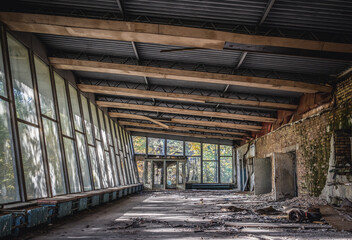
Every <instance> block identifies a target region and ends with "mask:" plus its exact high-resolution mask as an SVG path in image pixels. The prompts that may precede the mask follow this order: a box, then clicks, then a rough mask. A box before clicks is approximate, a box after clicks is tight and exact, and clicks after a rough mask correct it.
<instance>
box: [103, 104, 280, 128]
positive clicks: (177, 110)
mask: <svg viewBox="0 0 352 240" xmlns="http://www.w3.org/2000/svg"><path fill="white" fill-rule="evenodd" d="M96 103H97V105H98V106H100V107H108V108H121V109H132V110H141V111H150V112H165V113H169V112H172V113H175V114H182V115H192V116H203V117H215V118H224V119H237V120H242V121H254V122H270V123H272V122H275V121H276V118H270V117H259V116H251V115H241V114H233V113H224V112H209V111H197V110H189V109H180V108H171V107H159V106H150V105H139V104H128V103H119V102H105V101H96Z"/></svg>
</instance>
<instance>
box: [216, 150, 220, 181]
mask: <svg viewBox="0 0 352 240" xmlns="http://www.w3.org/2000/svg"><path fill="white" fill-rule="evenodd" d="M216 146H217V148H218V161H217V162H218V163H217V167H218V169H217V171H218V179H217V183H221V177H220V173H221V171H220V165H221V163H220V145H219V144H217V145H216Z"/></svg>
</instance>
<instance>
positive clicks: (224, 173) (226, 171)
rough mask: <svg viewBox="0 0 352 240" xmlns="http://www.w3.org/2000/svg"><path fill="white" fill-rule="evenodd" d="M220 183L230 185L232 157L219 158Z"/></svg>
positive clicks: (231, 180) (231, 179)
mask: <svg viewBox="0 0 352 240" xmlns="http://www.w3.org/2000/svg"><path fill="white" fill-rule="evenodd" d="M220 181H221V182H222V183H232V182H233V177H232V157H221V158H220Z"/></svg>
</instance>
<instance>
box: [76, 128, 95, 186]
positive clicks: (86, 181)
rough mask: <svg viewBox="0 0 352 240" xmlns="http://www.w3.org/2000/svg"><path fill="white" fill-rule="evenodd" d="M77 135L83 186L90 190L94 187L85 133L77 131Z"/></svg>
mask: <svg viewBox="0 0 352 240" xmlns="http://www.w3.org/2000/svg"><path fill="white" fill-rule="evenodd" d="M76 137H77V148H78V156H79V162H80V164H81V172H82V179H83V186H84V190H85V191H89V190H91V189H92V183H91V181H90V177H89V176H90V171H89V166H88V156H87V148H86V144H85V141H84V135H83V134H82V133H79V132H76Z"/></svg>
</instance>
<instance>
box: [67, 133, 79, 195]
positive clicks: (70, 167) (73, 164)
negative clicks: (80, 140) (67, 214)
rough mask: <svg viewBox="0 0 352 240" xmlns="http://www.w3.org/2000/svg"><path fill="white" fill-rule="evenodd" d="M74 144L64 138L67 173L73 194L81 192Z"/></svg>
mask: <svg viewBox="0 0 352 240" xmlns="http://www.w3.org/2000/svg"><path fill="white" fill-rule="evenodd" d="M74 144H75V143H74V141H73V140H71V139H69V138H65V137H64V148H65V156H66V164H67V173H68V178H69V179H68V180H69V182H70V190H71V193H76V192H80V191H81V185H80V182H79V175H78V167H77V160H76V152H75V146H74Z"/></svg>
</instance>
